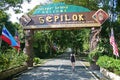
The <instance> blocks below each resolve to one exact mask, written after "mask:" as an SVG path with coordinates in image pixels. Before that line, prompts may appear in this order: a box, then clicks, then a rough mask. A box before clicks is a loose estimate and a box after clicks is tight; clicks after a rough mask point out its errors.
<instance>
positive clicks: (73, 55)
mask: <svg viewBox="0 0 120 80" xmlns="http://www.w3.org/2000/svg"><path fill="white" fill-rule="evenodd" d="M70 60H71V66H72V71H75V61H76V59H75V54H74V53H71V54H70Z"/></svg>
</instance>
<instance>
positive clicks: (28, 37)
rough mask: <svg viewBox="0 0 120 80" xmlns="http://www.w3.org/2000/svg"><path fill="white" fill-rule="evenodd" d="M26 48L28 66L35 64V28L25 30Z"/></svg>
mask: <svg viewBox="0 0 120 80" xmlns="http://www.w3.org/2000/svg"><path fill="white" fill-rule="evenodd" d="M25 35H26V36H25V49H26V54H27V55H28V59H27V65H28V67H32V66H33V57H34V55H33V46H32V45H33V35H34V31H33V30H25Z"/></svg>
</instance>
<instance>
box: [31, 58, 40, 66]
mask: <svg viewBox="0 0 120 80" xmlns="http://www.w3.org/2000/svg"><path fill="white" fill-rule="evenodd" d="M33 61H34V63H35V65H36V64H40V63H41V60H40V58H38V57H35V58H34V59H33Z"/></svg>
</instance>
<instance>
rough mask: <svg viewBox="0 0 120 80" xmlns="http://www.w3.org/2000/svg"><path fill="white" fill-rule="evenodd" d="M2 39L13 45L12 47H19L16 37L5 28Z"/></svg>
mask: <svg viewBox="0 0 120 80" xmlns="http://www.w3.org/2000/svg"><path fill="white" fill-rule="evenodd" d="M0 38H1V39H2V40H3V41H5V42H6V43H8V44H9V45H11V46H12V47H14V46H18V43H17V42H16V40H15V39H14V37H13V36H12V35H11V34H10V32H9V31H8V30H7V28H6V27H5V26H4V27H3V29H2V35H1V36H0Z"/></svg>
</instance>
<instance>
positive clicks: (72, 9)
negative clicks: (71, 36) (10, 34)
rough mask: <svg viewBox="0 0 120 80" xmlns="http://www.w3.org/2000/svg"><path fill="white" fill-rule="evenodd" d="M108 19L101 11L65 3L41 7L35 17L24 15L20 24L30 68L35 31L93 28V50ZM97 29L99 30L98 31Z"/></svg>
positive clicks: (91, 47)
mask: <svg viewBox="0 0 120 80" xmlns="http://www.w3.org/2000/svg"><path fill="white" fill-rule="evenodd" d="M106 19H108V14H107V13H106V12H105V11H103V10H102V9H99V10H98V11H90V10H89V9H87V8H84V7H82V6H75V5H67V4H65V3H52V4H48V5H43V6H39V7H38V8H37V9H36V10H35V11H34V12H33V15H29V16H28V15H23V16H22V17H21V18H20V23H21V24H22V25H23V29H24V30H25V36H26V40H25V47H26V53H27V54H28V56H29V59H28V62H27V63H28V66H33V48H32V41H33V34H34V30H56V29H78V28H83V27H88V28H92V27H94V28H92V33H91V46H90V50H93V49H94V48H95V47H96V45H97V42H98V38H99V35H98V34H99V32H100V30H101V29H100V26H101V25H102V24H103V23H104V22H105V20H106ZM96 28H97V29H96Z"/></svg>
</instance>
